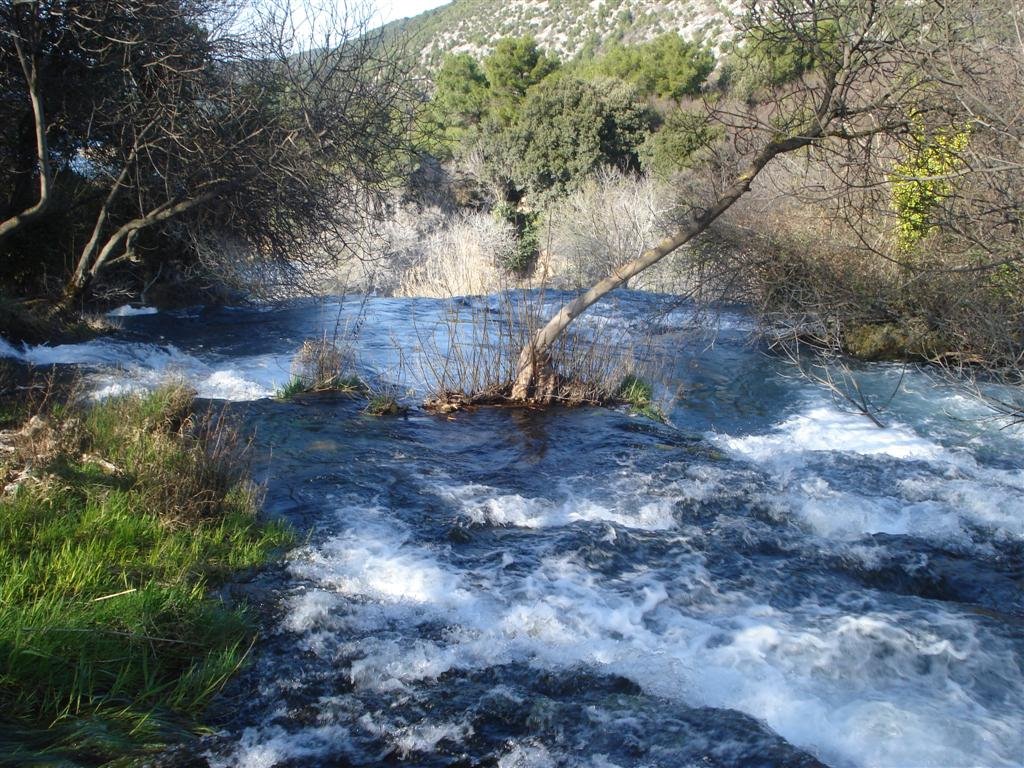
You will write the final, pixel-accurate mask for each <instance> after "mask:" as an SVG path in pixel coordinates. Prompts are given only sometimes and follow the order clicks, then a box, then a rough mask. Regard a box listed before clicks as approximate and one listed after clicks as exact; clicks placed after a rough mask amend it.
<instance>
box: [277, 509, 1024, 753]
mask: <svg viewBox="0 0 1024 768" xmlns="http://www.w3.org/2000/svg"><path fill="white" fill-rule="evenodd" d="M344 517H345V518H346V519H348V520H349V521H350V522H351V524H352V529H351V530H350V531H348V532H346V533H343V534H341V535H339V536H336V537H332V538H331V539H329V540H328V541H327V542H325V543H324V544H322V545H318V546H315V547H310V548H308V549H307V550H306V551H304V553H303V554H302V556H301V557H299V558H297V559H296V560H295V562H293V563H292V565H291V566H290V567H291V569H292V570H293V571H294V572H295V573H296V575H299V576H301V577H302V578H303V579H306V580H309V581H311V582H312V583H314V584H315V585H317V586H316V590H315V591H313V592H310V593H309V594H307V595H305V596H303V597H301V598H299V599H296V600H295V601H294V602H293V603H292V605H291V608H290V614H289V616H288V617H287V618H286V621H285V624H286V626H288V627H289V628H290V629H291V630H293V631H295V630H298V631H303V632H307V633H311V634H316V633H317V632H319V631H320V630H328V631H327V632H325V637H322V638H321V641H322V643H321V644H320V645H317V646H314V647H316V648H317V649H318V650H317V652H319V653H322V654H324V655H325V657H326V658H335V657H336V656H337V654H338V653H339V648H341V647H348V648H350V652H355V653H356V654H357V656H358V658H357V659H355V660H354V661H352V662H351V665H350V675H351V680H352V683H353V684H354V685H355V686H356V688H357V690H372V691H377V692H380V693H388V692H394V691H409V690H410V688H409V686H411V685H415V684H418V683H423V682H429V681H432V680H436V679H438V678H439V677H440V676H441V675H444V674H445V673H447V672H449V671H452V670H467V669H482V668H487V667H490V666H493V665H500V664H506V663H510V662H515V661H525V662H527V663H529V664H531V665H533V666H537V667H541V668H548V669H555V670H557V669H567V668H574V667H576V666H578V665H580V664H583V665H587V666H591V667H596V668H598V669H604V670H606V671H608V672H609V673H614V674H618V675H623V676H626V677H628V678H630V679H632V680H634V681H636V682H637V683H639V684H640V685H641V686H642V687H643V688H644V690H646V691H648V692H649V693H651V694H654V695H657V696H662V697H666V698H670V699H681V700H683V701H686V702H688V703H690V704H693V705H701V706H716V707H726V708H731V709H738V710H740V711H743V712H746V713H748V714H751V715H753V716H754V717H757V718H759V719H761V720H762V721H764V722H765V723H767V724H768V725H769V726H770V727H771V728H773V729H774V730H775V731H777V732H778V733H780V734H781V735H782V736H784V737H785V738H787V739H788V740H790V741H792V742H793V743H795V744H797V745H800V746H803V747H805V748H808V749H810V750H811V751H813V752H815V753H816V754H818V755H819V756H820V757H822V758H823V759H826V760H829V761H835V762H836V763H838V764H841V765H843V764H850V765H864V766H869V765H880V766H898V765H909V764H914V765H920V766H936V768H950V767H951V766H967V765H976V764H984V765H993V766H1009V765H1013V764H1014V760H1015V759H1016V756H1017V755H1018V753H1017V751H1016V749H1017V747H1018V746H1019V741H1018V736H1017V734H1018V733H1019V732H1020V731H1019V730H1018V728H1020V727H1024V721H1022V720H1021V718H1020V717H1019V716H1018V715H1014V714H1013V713H1014V712H1018V713H1019V712H1020V711H1024V701H1022V700H1021V699H1022V692H1024V677H1022V675H1021V674H1020V670H1019V668H1018V667H1017V666H1016V665H1015V663H1014V654H1013V650H1012V648H1011V647H1010V646H1008V645H1007V644H1006V642H1005V641H1003V640H1001V639H999V637H998V636H989V635H987V634H986V633H985V632H984V631H983V630H982V629H980V628H979V627H978V626H977V625H975V624H972V623H971V622H969V621H967V620H966V619H965V618H964V617H962V616H960V615H958V614H957V613H956V612H952V611H947V610H945V609H943V608H935V607H929V608H928V609H927V610H925V608H924V606H923V605H922V604H919V603H917V602H915V601H913V600H908V601H906V606H905V608H903V609H900V610H898V611H897V610H894V609H893V608H892V607H891V606H890V608H889V609H887V610H885V611H881V610H875V609H871V608H870V605H869V606H868V609H867V610H864V611H862V612H859V613H850V612H848V611H847V610H843V609H841V608H837V607H835V606H822V605H818V604H817V603H815V602H813V601H812V602H807V603H805V604H803V605H801V606H799V607H797V608H796V609H794V610H792V611H789V612H782V611H778V610H776V609H773V608H771V607H769V606H767V605H764V604H761V603H758V602H756V601H752V600H751V599H750V598H749V597H748V596H746V595H745V594H743V593H740V592H734V591H731V590H728V589H724V590H723V585H716V582H715V579H714V578H713V577H712V576H711V575H710V574H709V573H708V571H707V570H706V568H705V567H704V566H703V565H702V564H701V559H700V557H699V556H696V555H695V556H694V557H695V558H696V559H692V560H691V561H690V562H688V564H687V566H686V567H684V568H680V569H678V570H676V569H672V572H671V573H670V572H661V573H655V572H650V571H647V570H646V569H645V568H644V567H640V566H638V567H637V569H636V570H635V571H633V572H628V573H623V574H619V575H617V576H616V577H615V579H614V580H611V581H609V580H607V579H605V578H603V577H602V576H600V575H599V574H597V573H595V572H594V571H592V570H591V569H590V568H588V567H587V566H586V565H584V564H583V563H581V562H579V561H578V560H577V559H576V558H575V557H574V556H572V555H561V556H553V557H547V558H543V559H542V560H541V561H540V562H539V564H538V565H537V567H536V568H534V569H532V570H530V571H528V572H526V573H521V572H520V573H518V574H517V575H513V573H511V572H510V571H509V569H508V568H507V564H508V561H507V560H502V561H501V562H500V563H497V564H495V565H493V566H491V567H489V568H488V569H486V570H480V569H479V568H478V569H474V570H470V571H466V570H463V569H460V568H457V567H453V566H451V565H447V564H445V563H444V562H443V560H442V559H441V558H440V557H439V553H438V552H437V551H436V550H435V549H434V548H433V547H431V546H427V545H423V544H417V543H415V542H413V541H412V540H411V539H410V537H409V536H408V535H407V533H406V532H405V531H403V530H402V529H401V527H394V526H391V527H389V524H388V523H387V522H386V521H385V520H384V519H383V517H382V514H381V511H380V510H371V511H366V510H362V511H359V510H351V509H349V510H346V512H345V515H344ZM858 599H859V600H860V601H861V602H863V598H858ZM339 611H341V612H343V613H344V614H346V618H345V622H347V624H348V626H352V625H361V626H362V628H363V630H365V631H368V634H367V635H366V636H365V637H366V640H365V642H364V644H358V643H357V645H358V648H359V649H358V651H355V650H354V648H352V646H351V643H350V642H349V641H348V640H346V639H344V633H341V634H342V637H339V636H338V634H337V632H338V628H339V627H338V625H337V624H336V623H333V624H332V623H331V621H330V619H329V617H330V616H331V615H332V613H335V612H339ZM359 614H365V616H364V617H363V618H362V619H356V618H354V616H357V615H359ZM432 620H442V621H444V622H445V624H446V625H447V626H448V629H447V630H446V632H445V634H444V637H443V638H434V639H425V638H411V637H406V638H395V637H391V638H388V639H384V638H381V637H379V636H378V634H376V633H375V632H374V631H373V629H372V628H373V627H376V630H377V633H379V631H380V630H381V629H382V628H383V627H385V626H406V627H408V626H410V625H415V624H416V623H422V622H429V621H432ZM990 669H1000V670H1001V675H1003V679H1002V680H992V679H990V677H989V675H988V673H987V672H986V670H990ZM992 685H995V686H997V687H1000V688H1002V689H1003V693H1002V696H1003V697H1004V699H1003V700H1004V701H1005V702H1006V704H1007V707H1006V710H1005V711H1004V712H999V711H994V710H991V709H989V708H987V707H986V706H984V705H983V704H982V703H981V701H982V700H983V697H982V694H983V693H984V692H985V691H983V690H981V689H983V688H986V687H988V686H992ZM936 691H944V692H945V693H944V695H942V696H936ZM424 727H425V726H424ZM452 727H455V726H451V725H450V724H449V725H443V724H442V725H438V726H437V728H438V729H439V730H431V729H429V728H428V729H427V730H426V731H422V732H423V733H424V734H427V736H424V738H425V739H426V741H429V740H430V737H432V735H438V738H444V734H446V733H449V732H450V729H451V728H452ZM459 727H464V726H459ZM421 730H422V728H421ZM400 736H401V734H400V733H399V735H398V736H394V738H395V739H397V740H398V741H401V738H400ZM414 741H415V740H414ZM396 743H397V742H396ZM412 744H413V742H410V744H409V745H404V746H403V745H402V744H398V746H399V748H402V749H412V748H414V747H413V746H410V745H412ZM544 754H545V751H544V750H543V748H541V747H537V748H534V747H531V746H529V745H524V746H523V747H522V749H521V750H518V751H517V750H515V749H514V750H513V751H512V752H510V753H509V754H508V755H507V758H508V760H509V761H510V762H509V764H510V765H514V764H517V762H516V761H528V760H535V761H536V760H539V761H540V763H539V764H543V760H544V758H543V755H544ZM520 764H530V762H522V763H520Z"/></svg>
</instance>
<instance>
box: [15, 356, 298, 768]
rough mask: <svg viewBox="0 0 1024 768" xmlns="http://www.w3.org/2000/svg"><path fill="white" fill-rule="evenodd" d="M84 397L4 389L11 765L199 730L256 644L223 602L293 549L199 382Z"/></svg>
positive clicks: (55, 381)
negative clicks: (83, 400) (203, 402)
mask: <svg viewBox="0 0 1024 768" xmlns="http://www.w3.org/2000/svg"><path fill="white" fill-rule="evenodd" d="M5 363H8V364H7V365H6V366H5V367H7V368H10V365H9V362H8V361H5ZM75 387H76V382H75V380H74V378H73V377H67V376H65V377H57V378H54V377H39V376H36V377H35V378H32V377H29V378H27V379H26V378H25V374H24V373H22V374H20V375H19V374H18V373H17V372H11V373H10V375H8V376H5V391H4V393H3V395H4V397H3V400H4V407H3V411H2V417H3V422H4V423H3V424H2V427H3V428H4V431H3V432H2V434H0V449H2V451H3V453H2V455H0V480H2V485H3V486H4V490H3V494H2V495H0V649H2V651H3V652H2V653H0V711H2V712H3V716H2V720H0V755H2V757H0V764H3V765H12V766H15V765H17V766H23V765H29V764H39V763H41V762H47V763H49V762H53V761H57V762H61V761H63V762H62V764H74V765H99V764H105V763H106V762H107V761H109V760H114V759H117V760H121V761H122V762H123V761H126V760H127V759H129V758H131V757H132V756H133V755H134V756H137V755H139V754H142V753H145V752H147V751H152V750H153V749H158V748H159V747H160V746H161V745H163V744H166V743H168V742H174V741H178V740H180V739H182V738H184V737H186V736H187V735H189V734H191V733H194V732H195V731H196V730H197V729H199V728H200V727H201V723H202V718H201V713H202V712H203V710H204V708H205V707H206V705H207V703H208V702H209V700H210V698H211V697H212V696H213V695H214V694H216V692H217V691H218V690H219V689H220V688H221V687H222V686H223V684H224V683H225V682H226V681H227V680H228V679H229V678H230V677H231V676H232V675H233V674H235V673H236V672H237V671H238V669H240V668H241V667H242V666H243V665H244V664H245V663H246V660H247V658H248V656H249V653H250V650H251V647H252V643H253V640H254V636H255V624H254V622H253V618H252V614H251V612H250V611H249V610H248V609H247V608H246V607H245V606H244V605H242V604H240V603H235V604H231V603H228V602H224V601H223V600H221V599H220V598H217V597H215V596H214V595H213V593H212V592H211V590H212V589H213V588H214V587H216V586H217V585H218V584H219V583H221V582H222V581H224V580H225V579H228V578H238V577H239V574H240V573H242V572H245V571H247V570H251V569H254V568H258V567H259V566H260V565H261V564H263V563H264V562H266V560H267V559H268V558H269V557H271V556H272V554H273V553H274V552H278V551H280V550H281V548H282V547H283V546H285V545H286V544H287V543H289V542H290V541H291V538H290V534H289V532H288V529H287V527H286V526H284V525H283V524H281V523H280V522H273V521H266V520H264V519H262V518H261V517H260V516H259V509H260V504H261V491H260V489H259V487H258V486H256V485H255V484H253V482H252V481H251V480H250V479H249V477H248V475H247V473H246V464H245V459H244V446H245V442H244V440H242V439H241V438H240V437H239V436H238V435H237V433H235V432H234V431H233V430H234V428H233V427H232V426H231V424H230V423H229V421H228V420H224V419H222V418H221V417H220V416H219V415H218V414H217V412H216V410H214V411H211V412H207V411H206V410H205V409H204V408H203V407H201V406H199V405H197V404H196V403H195V400H194V395H193V393H192V391H191V390H189V389H188V388H187V387H186V386H184V385H180V384H179V385H164V386H161V387H159V388H157V389H155V390H154V391H152V392H150V393H148V394H145V395H141V394H137V395H124V396H121V397H115V398H110V399H107V400H105V401H104V402H102V403H99V404H93V405H88V406H83V405H81V404H79V403H78V402H77V401H76V392H75ZM77 394H80V393H77Z"/></svg>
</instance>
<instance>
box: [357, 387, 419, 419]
mask: <svg viewBox="0 0 1024 768" xmlns="http://www.w3.org/2000/svg"><path fill="white" fill-rule="evenodd" d="M407 411H408V409H407V408H405V407H404V406H403V405H402V404H401V403H400V402H398V398H397V397H395V395H393V394H391V393H389V392H377V393H375V394H372V395H370V397H369V399H368V400H367V401H366V407H365V408H363V412H364V413H368V414H370V415H371V416H398V415H400V414H402V413H406V412H407Z"/></svg>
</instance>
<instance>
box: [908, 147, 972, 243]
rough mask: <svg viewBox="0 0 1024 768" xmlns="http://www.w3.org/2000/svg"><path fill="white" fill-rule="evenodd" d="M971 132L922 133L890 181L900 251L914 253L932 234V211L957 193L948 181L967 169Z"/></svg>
mask: <svg viewBox="0 0 1024 768" xmlns="http://www.w3.org/2000/svg"><path fill="white" fill-rule="evenodd" d="M970 138H971V133H970V128H969V127H965V128H963V129H960V130H945V131H938V132H932V133H926V132H925V131H923V130H921V129H918V130H915V131H914V133H913V134H912V145H911V148H910V149H909V151H908V152H907V156H906V159H904V160H903V162H901V163H898V164H897V165H896V166H895V167H894V168H893V172H892V174H891V175H890V177H889V180H890V182H891V183H892V206H893V209H894V210H895V211H896V216H897V220H896V235H895V240H896V249H897V250H898V251H901V252H903V253H906V252H909V251H911V250H913V248H914V246H916V245H917V244H918V243H919V242H920V241H921V239H922V238H924V237H925V235H927V234H928V233H929V232H931V231H932V229H933V227H934V224H933V222H932V220H931V214H932V211H933V210H934V209H935V206H936V205H938V204H939V203H940V202H941V201H942V200H943V199H944V198H946V197H948V196H949V195H950V194H951V193H952V191H953V182H952V181H951V180H950V179H949V178H948V176H949V175H950V174H952V173H955V172H956V171H958V170H959V169H960V168H961V167H962V166H963V157H962V155H963V151H964V150H965V149H967V145H968V143H969V142H970Z"/></svg>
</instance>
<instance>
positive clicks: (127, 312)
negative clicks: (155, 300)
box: [107, 304, 160, 317]
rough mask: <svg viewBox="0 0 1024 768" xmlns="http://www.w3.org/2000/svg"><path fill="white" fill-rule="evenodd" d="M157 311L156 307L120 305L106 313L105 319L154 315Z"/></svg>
mask: <svg viewBox="0 0 1024 768" xmlns="http://www.w3.org/2000/svg"><path fill="white" fill-rule="evenodd" d="M159 311H160V310H158V309H157V308H156V307H133V306H132V305H131V304H122V305H121V306H120V307H117V308H115V309H112V310H110V311H109V312H107V317H138V316H140V315H155V314H157V313H158V312H159Z"/></svg>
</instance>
